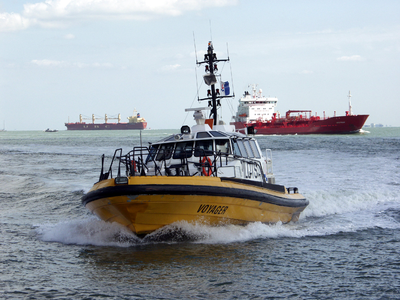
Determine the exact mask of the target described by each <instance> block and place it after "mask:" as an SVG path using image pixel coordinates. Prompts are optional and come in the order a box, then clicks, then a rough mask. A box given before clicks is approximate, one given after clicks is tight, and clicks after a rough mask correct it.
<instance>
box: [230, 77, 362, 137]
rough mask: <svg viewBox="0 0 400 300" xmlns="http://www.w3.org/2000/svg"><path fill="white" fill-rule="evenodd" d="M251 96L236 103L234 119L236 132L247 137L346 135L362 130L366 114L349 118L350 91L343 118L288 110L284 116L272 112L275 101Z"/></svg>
mask: <svg viewBox="0 0 400 300" xmlns="http://www.w3.org/2000/svg"><path fill="white" fill-rule="evenodd" d="M252 87H253V94H252V95H250V94H249V92H247V91H246V92H245V93H244V96H243V97H242V98H240V100H239V107H238V112H237V114H236V117H235V122H232V123H231V124H232V125H235V129H236V131H239V132H247V133H249V134H265V135H267V134H348V133H357V132H359V131H360V130H361V128H362V127H363V125H364V123H365V121H366V120H367V118H368V115H353V114H352V111H351V102H350V97H351V95H350V92H349V95H348V97H349V110H348V111H346V115H345V116H336V113H335V115H334V116H333V117H325V112H324V116H323V117H322V118H321V117H319V116H317V115H316V114H315V116H313V115H312V114H311V110H289V111H287V112H286V115H285V117H280V116H279V115H278V114H277V113H275V112H274V108H275V107H276V103H277V102H278V99H277V98H271V97H264V96H262V91H261V90H259V91H258V92H256V88H255V85H253V86H252Z"/></svg>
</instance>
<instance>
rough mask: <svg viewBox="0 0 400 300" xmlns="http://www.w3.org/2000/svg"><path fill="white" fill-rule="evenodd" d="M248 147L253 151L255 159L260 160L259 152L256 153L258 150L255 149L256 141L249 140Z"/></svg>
mask: <svg viewBox="0 0 400 300" xmlns="http://www.w3.org/2000/svg"><path fill="white" fill-rule="evenodd" d="M250 146H251V149H252V150H253V153H254V155H255V157H257V158H261V155H260V152H259V151H258V148H257V144H256V141H254V140H250Z"/></svg>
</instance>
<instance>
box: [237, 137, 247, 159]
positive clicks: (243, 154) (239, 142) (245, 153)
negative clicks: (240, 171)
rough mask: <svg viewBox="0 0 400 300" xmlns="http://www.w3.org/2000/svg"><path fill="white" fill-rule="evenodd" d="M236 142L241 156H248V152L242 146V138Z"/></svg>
mask: <svg viewBox="0 0 400 300" xmlns="http://www.w3.org/2000/svg"><path fill="white" fill-rule="evenodd" d="M237 142H238V146H239V149H240V153H242V156H243V157H249V154H248V153H247V151H246V147H245V146H244V143H243V140H238V141H237Z"/></svg>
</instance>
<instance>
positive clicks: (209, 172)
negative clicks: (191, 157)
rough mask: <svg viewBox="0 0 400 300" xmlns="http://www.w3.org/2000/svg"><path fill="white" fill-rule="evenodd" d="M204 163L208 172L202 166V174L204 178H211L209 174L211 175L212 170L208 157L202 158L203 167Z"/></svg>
mask: <svg viewBox="0 0 400 300" xmlns="http://www.w3.org/2000/svg"><path fill="white" fill-rule="evenodd" d="M206 161H207V162H208V164H209V167H208V171H207V170H206V167H205V166H203V174H204V176H211V174H212V169H211V168H212V162H211V159H210V158H209V157H207V156H204V157H203V160H202V161H201V163H202V164H203V165H204V163H205V162H206Z"/></svg>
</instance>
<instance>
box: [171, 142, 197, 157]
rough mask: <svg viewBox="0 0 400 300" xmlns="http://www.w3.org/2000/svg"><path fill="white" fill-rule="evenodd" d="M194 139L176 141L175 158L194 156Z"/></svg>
mask: <svg viewBox="0 0 400 300" xmlns="http://www.w3.org/2000/svg"><path fill="white" fill-rule="evenodd" d="M192 150H193V141H190V142H180V143H176V147H175V152H174V156H173V158H174V159H181V158H189V157H192Z"/></svg>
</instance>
